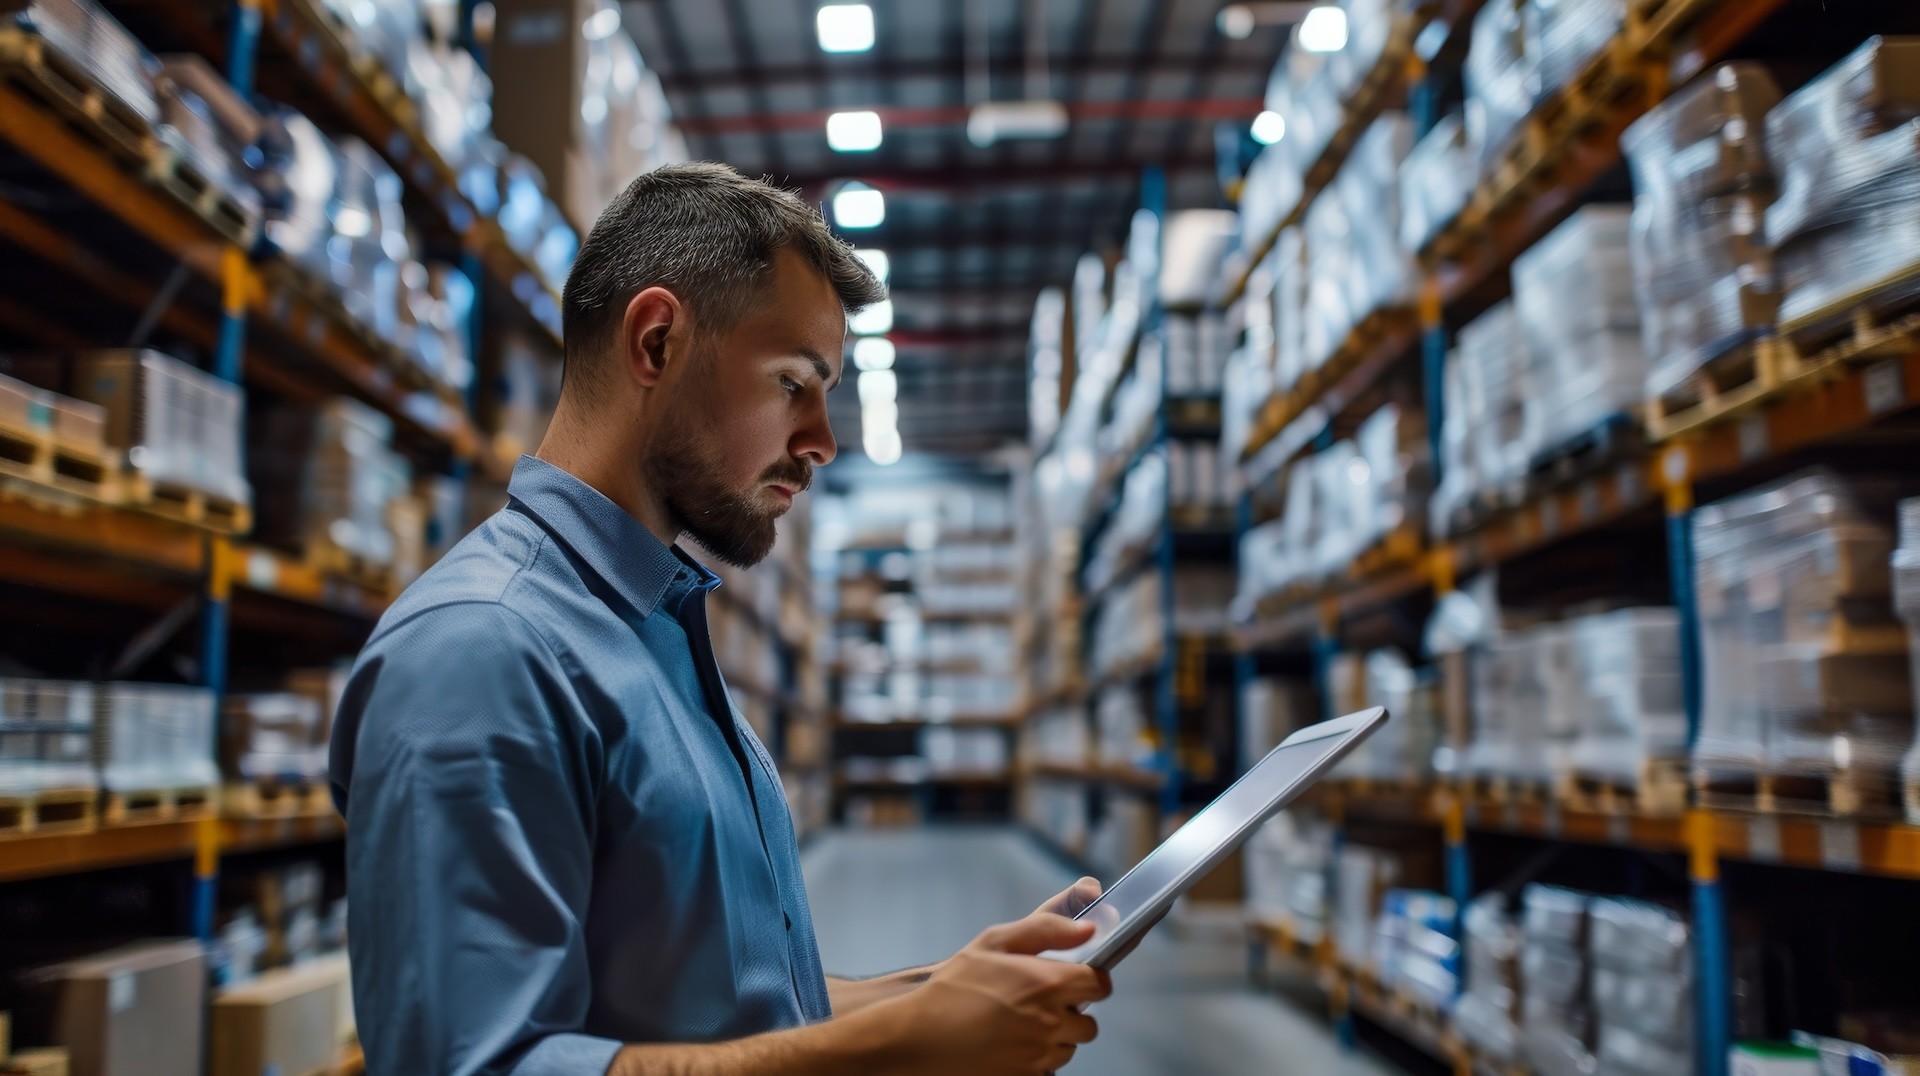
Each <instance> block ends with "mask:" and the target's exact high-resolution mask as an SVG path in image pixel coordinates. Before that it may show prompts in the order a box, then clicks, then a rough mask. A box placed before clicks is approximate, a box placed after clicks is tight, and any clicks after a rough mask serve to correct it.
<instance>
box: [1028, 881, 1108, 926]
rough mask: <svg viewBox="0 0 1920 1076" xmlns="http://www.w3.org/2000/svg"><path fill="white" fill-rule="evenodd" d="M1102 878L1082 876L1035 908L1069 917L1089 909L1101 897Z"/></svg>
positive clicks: (1038, 910) (1037, 910) (1039, 910)
mask: <svg viewBox="0 0 1920 1076" xmlns="http://www.w3.org/2000/svg"><path fill="white" fill-rule="evenodd" d="M1100 892H1101V891H1100V879H1098V878H1082V879H1080V880H1079V881H1077V882H1075V883H1073V884H1072V885H1070V886H1068V887H1067V888H1065V889H1062V890H1061V891H1060V892H1058V893H1055V894H1054V895H1053V896H1051V897H1048V898H1047V902H1046V903H1045V904H1042V905H1041V906H1040V907H1038V908H1035V909H1034V911H1036V912H1048V913H1051V914H1053V915H1064V916H1066V917H1067V918H1068V919H1072V918H1073V917H1074V916H1076V915H1079V914H1080V913H1081V912H1084V911H1086V910H1087V906H1088V905H1090V904H1092V903H1093V902H1094V901H1096V900H1099V899H1100Z"/></svg>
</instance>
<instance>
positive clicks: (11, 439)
mask: <svg viewBox="0 0 1920 1076" xmlns="http://www.w3.org/2000/svg"><path fill="white" fill-rule="evenodd" d="M0 475H5V476H6V477H8V478H13V479H19V480H22V481H25V482H30V483H33V484H35V485H39V486H45V487H47V488H48V489H50V490H57V491H59V492H61V493H67V494H72V495H74V496H77V497H82V498H85V499H87V500H90V501H97V502H101V503H106V502H109V501H111V500H112V495H113V492H114V489H113V480H114V477H115V473H114V464H113V454H112V453H111V452H109V451H108V450H107V449H104V448H96V447H94V446H90V445H75V444H69V443H66V442H64V441H61V440H59V439H57V438H55V437H54V436H53V434H52V433H51V432H50V431H47V430H42V429H35V428H33V427H29V426H19V425H15V424H13V423H8V422H0Z"/></svg>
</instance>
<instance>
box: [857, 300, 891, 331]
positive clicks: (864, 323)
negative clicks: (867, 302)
mask: <svg viewBox="0 0 1920 1076" xmlns="http://www.w3.org/2000/svg"><path fill="white" fill-rule="evenodd" d="M847 328H849V329H851V330H853V332H854V334H855V335H857V336H879V335H880V334H881V333H884V332H887V331H888V330H890V329H892V328H893V300H892V299H882V300H880V301H879V302H877V303H875V304H873V305H872V306H869V307H867V308H866V309H864V310H862V311H860V312H859V313H858V314H855V315H854V316H852V317H850V318H848V319H847Z"/></svg>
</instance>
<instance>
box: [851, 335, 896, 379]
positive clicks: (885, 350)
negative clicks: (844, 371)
mask: <svg viewBox="0 0 1920 1076" xmlns="http://www.w3.org/2000/svg"><path fill="white" fill-rule="evenodd" d="M853 366H854V369H856V370H862V371H867V370H891V369H893V341H891V340H889V339H887V338H886V337H884V336H863V337H861V338H860V339H858V340H855V341H854V342H853Z"/></svg>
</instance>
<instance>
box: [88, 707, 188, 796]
mask: <svg viewBox="0 0 1920 1076" xmlns="http://www.w3.org/2000/svg"><path fill="white" fill-rule="evenodd" d="M100 690H101V696H102V703H101V707H100V712H99V717H98V723H97V725H96V730H97V735H98V737H99V741H98V742H99V747H98V749H97V750H98V751H99V758H100V779H101V784H102V785H103V786H104V787H105V788H106V789H107V790H109V791H112V792H144V791H151V790H155V789H168V788H188V787H200V786H206V785H212V784H214V783H216V782H217V781H218V780H219V768H218V767H217V766H216V765H215V763H214V744H215V740H214V698H213V692H211V691H209V690H207V689H205V688H198V687H182V686H179V685H175V684H107V685H105V686H104V687H102V688H101V689H100Z"/></svg>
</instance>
